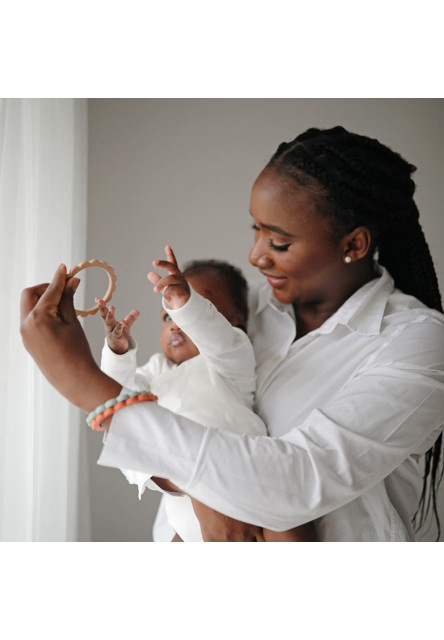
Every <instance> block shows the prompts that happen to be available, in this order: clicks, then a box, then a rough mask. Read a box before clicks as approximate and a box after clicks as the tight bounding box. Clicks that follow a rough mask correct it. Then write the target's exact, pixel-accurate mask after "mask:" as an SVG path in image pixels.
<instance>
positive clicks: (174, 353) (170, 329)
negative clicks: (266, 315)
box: [160, 271, 239, 364]
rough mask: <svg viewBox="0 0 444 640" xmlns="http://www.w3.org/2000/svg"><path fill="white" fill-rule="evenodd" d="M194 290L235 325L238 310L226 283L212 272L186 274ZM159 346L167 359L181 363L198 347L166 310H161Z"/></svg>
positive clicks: (191, 356) (194, 353) (197, 351)
mask: <svg viewBox="0 0 444 640" xmlns="http://www.w3.org/2000/svg"><path fill="white" fill-rule="evenodd" d="M187 280H188V282H189V283H190V285H191V286H192V287H193V289H194V291H196V292H197V293H199V294H200V295H201V296H202V297H203V298H207V299H208V300H210V301H211V302H212V303H213V304H214V306H215V307H216V309H217V310H218V311H219V313H221V314H222V315H223V316H225V317H226V319H227V320H228V321H229V322H231V324H232V325H234V326H237V325H238V324H239V323H238V319H239V312H238V310H237V308H236V305H235V304H234V301H233V299H232V296H231V294H230V290H229V288H228V286H227V284H226V283H225V282H224V281H223V280H222V279H221V278H219V277H217V276H215V275H214V273H213V272H211V271H208V272H205V271H204V272H202V273H195V274H191V275H189V276H187ZM160 347H161V349H162V351H163V353H164V354H165V355H166V357H167V358H168V359H169V360H172V361H173V362H175V363H176V364H181V362H185V360H189V359H190V358H194V356H197V355H198V353H199V350H198V348H197V347H196V345H195V344H194V342H191V340H190V338H189V337H188V336H187V334H186V333H184V332H183V331H182V330H181V329H179V327H178V326H177V325H176V324H175V323H174V322H173V321H172V319H171V318H170V316H169V314H168V312H167V311H165V310H162V328H161V331H160Z"/></svg>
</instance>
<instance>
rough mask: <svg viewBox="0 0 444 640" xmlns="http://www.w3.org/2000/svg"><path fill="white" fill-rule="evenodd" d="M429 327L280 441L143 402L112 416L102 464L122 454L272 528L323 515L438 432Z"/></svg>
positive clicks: (441, 402) (438, 384) (435, 363)
mask: <svg viewBox="0 0 444 640" xmlns="http://www.w3.org/2000/svg"><path fill="white" fill-rule="evenodd" d="M426 329H427V334H426V335H427V338H426V339H424V335H421V338H420V339H418V335H417V333H415V327H413V328H412V330H411V331H410V330H409V331H407V332H406V333H405V334H404V335H403V336H401V337H400V340H401V341H402V344H401V345H400V344H399V341H398V344H396V345H395V344H394V342H392V343H391V346H389V347H388V348H387V349H385V350H382V352H381V353H380V354H379V356H378V357H377V358H375V360H374V361H373V362H372V364H371V366H369V367H367V368H365V369H362V370H361V371H357V372H356V373H355V375H354V376H352V377H351V378H350V379H349V380H348V382H347V383H346V384H345V385H344V386H343V387H342V389H341V390H340V392H338V393H337V394H336V396H335V397H333V398H331V400H330V401H329V402H328V403H327V404H326V405H325V406H324V407H322V408H319V409H316V410H315V411H313V412H312V413H311V414H310V415H309V416H308V417H307V418H306V419H305V420H304V421H303V422H302V423H301V424H292V423H291V419H290V420H289V428H288V432H287V433H286V435H285V436H284V437H282V438H280V439H279V438H270V437H261V436H259V437H251V436H247V435H236V434H233V433H229V432H225V431H219V430H216V429H206V428H204V427H202V426H200V425H197V424H196V423H193V422H192V421H190V420H188V419H185V418H181V417H178V416H176V415H175V414H172V413H171V412H169V411H167V410H166V409H163V408H162V407H158V406H156V405H155V404H154V403H144V404H142V405H136V406H134V407H129V408H126V409H123V410H122V411H119V412H118V413H117V414H116V415H115V416H114V418H113V420H112V423H111V427H110V430H109V433H108V436H107V443H106V445H105V447H104V450H103V452H102V455H101V458H100V460H99V464H105V465H108V466H117V467H118V466H122V464H123V462H122V460H124V464H125V466H128V467H130V468H134V469H140V470H145V471H148V472H149V473H150V474H151V475H153V476H160V477H164V478H169V479H171V480H172V481H173V482H174V483H175V484H176V485H177V486H179V487H180V488H181V489H182V490H183V491H185V492H186V493H188V494H189V495H191V496H192V497H194V498H196V499H197V500H200V501H201V502H203V503H205V504H207V505H208V506H210V507H212V508H213V509H216V510H217V511H220V512H222V513H224V514H226V515H228V516H230V517H232V518H236V519H239V520H242V521H245V522H250V523H252V524H256V525H259V526H263V527H267V528H270V529H273V530H276V531H281V530H285V529H289V528H291V527H294V526H298V525H301V524H303V523H305V522H308V521H309V520H313V519H315V518H318V517H321V516H323V515H325V514H327V513H329V512H330V511H333V510H335V509H338V508H339V507H341V506H343V505H344V504H347V503H348V502H350V501H352V500H354V499H355V498H357V497H359V496H360V495H361V494H363V493H364V492H366V491H368V490H369V489H371V488H372V487H373V486H375V485H376V484H378V483H379V482H381V481H382V480H383V479H384V478H385V477H387V476H388V475H389V474H390V473H391V472H392V471H393V470H394V469H396V468H397V467H398V466H399V465H400V464H402V462H403V461H404V460H406V458H407V457H408V456H410V455H411V454H418V455H419V454H422V453H424V452H425V450H426V449H427V448H428V447H430V446H431V444H432V443H433V441H434V439H435V438H436V437H437V436H438V434H439V432H440V431H441V430H442V426H443V412H442V407H443V406H444V379H443V377H444V374H443V368H444V367H443V360H444V357H443V356H444V354H443V349H444V341H443V340H442V338H443V335H442V333H443V332H442V327H436V326H433V325H429V326H428V327H427V328H426ZM422 331H423V332H424V330H422ZM400 351H402V352H403V356H402V357H400V356H399V353H400Z"/></svg>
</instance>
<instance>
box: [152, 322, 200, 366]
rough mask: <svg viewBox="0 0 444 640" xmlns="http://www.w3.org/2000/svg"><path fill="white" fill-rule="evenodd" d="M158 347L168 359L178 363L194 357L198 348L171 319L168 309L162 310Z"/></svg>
mask: <svg viewBox="0 0 444 640" xmlns="http://www.w3.org/2000/svg"><path fill="white" fill-rule="evenodd" d="M160 348H161V349H162V351H163V353H164V354H165V355H166V357H167V358H168V360H171V361H172V362H175V363H176V364H180V363H181V362H185V360H189V359H190V358H194V356H197V354H198V353H199V350H198V348H197V347H196V345H195V344H194V342H191V340H190V339H189V337H188V336H187V334H186V333H184V332H183V331H182V330H181V329H179V327H178V326H177V324H176V323H175V322H173V320H172V319H171V317H170V315H169V313H168V311H165V310H162V328H161V330H160Z"/></svg>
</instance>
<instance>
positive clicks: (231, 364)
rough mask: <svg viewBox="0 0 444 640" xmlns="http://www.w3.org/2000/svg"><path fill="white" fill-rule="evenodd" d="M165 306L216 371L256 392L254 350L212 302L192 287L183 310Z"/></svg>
mask: <svg viewBox="0 0 444 640" xmlns="http://www.w3.org/2000/svg"><path fill="white" fill-rule="evenodd" d="M163 306H164V309H165V310H166V311H168V313H169V314H170V316H171V318H172V319H173V320H174V322H175V323H176V324H177V326H178V327H180V328H181V329H182V330H183V331H184V332H185V333H186V334H187V335H188V336H189V338H190V339H191V340H192V341H193V342H194V344H195V345H196V346H197V348H198V349H199V353H200V354H201V355H202V356H203V357H204V358H206V359H207V361H208V362H209V364H210V366H211V367H212V368H213V369H214V370H216V371H217V372H218V373H219V374H220V375H222V376H224V377H226V378H230V379H231V380H234V381H235V383H236V386H237V388H238V389H239V390H241V391H242V392H244V393H251V392H252V391H254V390H255V386H256V374H255V368H256V361H255V356H254V350H253V345H252V344H251V342H250V339H249V338H248V336H247V334H246V333H245V332H244V331H242V330H241V329H238V328H237V327H233V326H232V325H231V324H230V322H229V321H228V320H227V319H226V318H225V317H224V316H223V315H222V314H221V313H219V311H218V310H217V309H216V307H215V306H214V305H213V304H212V303H211V302H210V301H209V300H207V299H206V298H204V297H203V296H201V295H199V294H198V293H197V292H196V291H194V289H192V288H191V296H190V298H189V300H188V302H187V303H186V304H185V305H184V306H183V307H181V308H180V309H170V308H169V307H168V306H167V305H166V303H165V301H163Z"/></svg>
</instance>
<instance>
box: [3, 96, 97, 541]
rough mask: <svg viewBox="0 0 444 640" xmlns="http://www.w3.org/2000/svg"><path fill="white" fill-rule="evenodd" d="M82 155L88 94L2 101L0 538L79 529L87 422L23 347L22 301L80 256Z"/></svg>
mask: <svg viewBox="0 0 444 640" xmlns="http://www.w3.org/2000/svg"><path fill="white" fill-rule="evenodd" d="M86 160H87V105H86V100H71V99H1V100H0V221H1V227H0V243H1V250H0V259H1V271H0V287H1V288H0V294H1V313H0V339H1V345H2V347H1V355H0V362H1V368H0V370H1V380H0V393H1V396H0V540H2V541H68V540H77V539H78V536H79V480H80V478H79V473H78V469H79V452H80V448H81V442H82V438H81V435H82V428H84V426H82V425H84V421H83V420H81V417H80V415H79V411H78V410H77V409H75V408H74V407H71V406H70V405H69V403H68V402H67V401H66V400H65V399H64V398H62V397H61V396H59V395H58V393H57V392H55V391H54V390H53V389H52V387H50V385H49V384H48V383H47V382H46V380H45V379H44V378H43V376H42V375H41V373H40V371H39V370H38V369H37V368H36V366H35V365H34V363H33V361H32V360H31V358H30V356H29V355H28V354H27V352H26V351H25V349H24V347H23V345H22V342H21V338H20V332H19V300H20V293H21V291H22V289H23V288H24V287H27V286H31V285H33V284H37V283H39V282H47V281H49V280H50V279H51V278H52V274H53V273H54V271H55V269H56V267H57V265H58V264H59V263H60V262H64V263H65V264H66V265H67V266H68V268H69V267H70V266H73V265H75V264H77V263H78V262H80V261H81V260H84V259H85V256H86V254H85V245H86V175H87V162H86ZM78 302H79V303H81V302H82V301H81V300H79V301H78ZM82 508H83V509H85V510H87V505H85V503H84V501H83V504H82Z"/></svg>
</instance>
